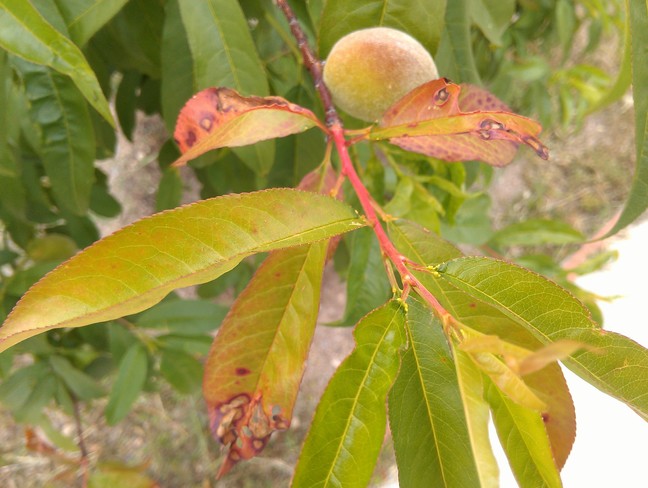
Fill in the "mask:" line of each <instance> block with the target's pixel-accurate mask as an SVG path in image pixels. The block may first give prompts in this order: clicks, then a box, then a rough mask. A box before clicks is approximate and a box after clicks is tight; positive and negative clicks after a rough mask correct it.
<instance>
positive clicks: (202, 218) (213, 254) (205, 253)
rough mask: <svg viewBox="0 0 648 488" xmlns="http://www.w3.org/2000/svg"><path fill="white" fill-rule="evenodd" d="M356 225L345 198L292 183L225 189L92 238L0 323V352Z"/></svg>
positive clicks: (145, 304) (134, 308)
mask: <svg viewBox="0 0 648 488" xmlns="http://www.w3.org/2000/svg"><path fill="white" fill-rule="evenodd" d="M362 225H363V223H362V222H361V221H360V220H358V219H357V217H356V213H355V212H354V211H353V209H351V208H350V207H349V206H347V205H345V204H344V203H341V202H339V201H337V200H335V199H333V198H331V197H327V196H323V195H316V194H314V193H309V192H302V191H299V190H289V189H274V190H266V191H260V192H256V193H248V194H243V195H227V196H222V197H217V198H212V199H209V200H204V201H201V202H197V203H194V204H191V205H187V206H184V207H180V208H177V209H174V210H169V211H166V212H162V213H160V214H156V215H154V216H152V217H148V218H145V219H142V220H140V221H138V222H136V223H135V224H133V225H130V226H128V227H126V228H124V229H122V230H120V231H118V232H116V233H115V234H113V235H111V236H108V237H106V238H104V239H102V240H101V241H99V242H97V243H95V244H93V245H92V246H90V247H89V248H87V249H85V250H84V251H82V252H80V253H79V254H77V255H76V256H74V257H73V258H71V259H70V260H69V261H67V262H65V263H64V264H62V265H61V266H59V267H58V268H57V269H56V270H55V271H53V272H51V273H50V274H48V275H47V276H46V277H45V278H43V279H42V280H41V281H40V282H38V283H37V284H36V285H34V286H33V287H32V288H31V290H30V291H29V292H27V294H26V295H25V296H24V297H23V298H22V299H21V301H20V302H19V303H18V305H16V307H15V308H14V310H13V311H12V312H11V314H10V315H9V317H8V318H7V320H6V321H5V324H4V326H3V327H2V328H0V350H4V349H6V348H8V347H10V346H11V345H13V344H16V343H17V342H20V341H21V340H24V339H26V338H28V337H31V336H34V335H37V334H40V333H42V332H44V331H46V330H49V329H53V328H59V327H80V326H83V325H87V324H91V323H95V322H102V321H106V320H111V319H114V318H117V317H122V316H124V315H129V314H132V313H136V312H140V311H142V310H145V309H146V308H149V307H150V306H152V305H154V304H156V303H157V302H159V301H160V300H161V299H162V298H164V297H165V296H166V295H167V294H168V293H169V292H170V291H172V290H174V289H176V288H181V287H185V286H190V285H194V284H199V283H204V282H206V281H210V280H213V279H215V278H217V277H218V276H220V275H221V274H223V273H225V272H226V271H229V270H230V269H232V268H233V267H234V266H236V265H237V264H238V263H239V262H240V261H241V260H242V259H243V258H244V257H246V256H249V255H251V254H255V253H258V252H265V251H270V250H272V249H280V248H284V247H290V246H295V245H298V244H306V243H310V242H314V241H317V240H321V239H325V238H328V237H332V236H334V235H338V234H341V233H344V232H347V231H350V230H353V229H356V228H358V227H361V226H362Z"/></svg>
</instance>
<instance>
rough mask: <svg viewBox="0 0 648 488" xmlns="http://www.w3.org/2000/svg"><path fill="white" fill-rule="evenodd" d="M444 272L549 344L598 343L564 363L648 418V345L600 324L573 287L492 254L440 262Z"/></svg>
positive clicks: (448, 279)
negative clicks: (568, 289)
mask: <svg viewBox="0 0 648 488" xmlns="http://www.w3.org/2000/svg"><path fill="white" fill-rule="evenodd" d="M436 269H437V271H438V272H439V274H440V276H441V277H442V278H443V279H444V280H447V281H448V282H449V283H451V284H452V285H454V286H456V287H457V288H459V289H460V290H464V291H465V292H466V293H468V294H469V295H471V296H474V297H476V298H478V299H479V300H481V301H483V302H485V303H488V304H490V305H492V306H494V307H495V308H497V309H498V310H500V311H501V312H502V313H503V314H505V315H506V316H507V317H509V318H510V319H511V320H514V321H515V322H517V323H519V324H520V325H522V326H523V327H524V328H525V329H527V330H528V331H529V332H531V333H532V334H533V336H534V337H535V338H536V339H537V340H539V341H540V342H541V343H543V344H549V343H551V342H554V341H557V340H560V339H570V340H574V341H579V342H582V343H584V344H587V345H588V346H591V347H592V348H594V350H593V351H581V352H577V353H575V354H573V355H572V356H571V358H570V359H566V360H565V361H563V362H564V364H565V365H566V366H567V367H568V368H569V369H571V370H572V371H573V372H574V373H576V374H577V375H579V376H581V377H582V378H583V379H585V380H586V381H588V382H590V383H591V384H592V385H594V386H595V387H597V388H598V389H599V390H601V391H603V392H605V393H607V394H608V395H611V396H613V397H615V398H617V399H618V400H621V401H622V402H624V403H626V404H627V405H628V406H629V407H631V408H632V409H634V410H635V411H636V412H637V413H638V414H639V415H641V416H642V417H644V418H648V376H646V375H645V374H644V373H645V371H646V369H648V350H647V349H645V348H644V347H642V346H641V345H639V344H637V343H636V342H634V341H633V340H631V339H629V338H627V337H625V336H622V335H621V334H617V333H614V332H609V331H605V330H603V329H600V328H599V327H598V325H597V324H596V323H595V322H593V321H592V320H591V318H590V315H589V312H588V311H587V309H586V308H585V307H584V306H583V305H582V304H581V303H580V302H579V301H578V300H576V299H575V298H574V297H573V296H572V295H571V294H569V292H567V291H566V290H564V289H563V288H560V287H559V286H558V285H556V284H555V283H553V282H551V281H549V280H547V279H546V278H544V277H542V276H540V275H537V274H535V273H532V272H531V271H528V270H526V269H524V268H520V267H518V266H515V265H513V264H510V263H505V262H503V261H497V260H494V259H490V258H482V257H474V258H459V259H455V260H452V261H448V262H446V263H443V264H441V265H439V266H437V268H436Z"/></svg>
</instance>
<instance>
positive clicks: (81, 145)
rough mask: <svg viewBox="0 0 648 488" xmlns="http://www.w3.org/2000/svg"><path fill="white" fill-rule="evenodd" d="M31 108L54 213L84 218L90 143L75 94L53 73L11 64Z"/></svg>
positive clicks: (88, 125)
mask: <svg viewBox="0 0 648 488" xmlns="http://www.w3.org/2000/svg"><path fill="white" fill-rule="evenodd" d="M16 64H17V66H18V67H19V69H20V71H21V73H22V75H23V77H24V81H25V86H26V89H27V96H28V97H29V100H30V102H31V105H30V109H29V112H30V115H31V119H32V120H33V121H34V122H35V123H37V124H38V125H39V127H40V129H41V130H40V133H41V137H40V140H41V144H40V150H39V152H40V155H41V157H42V160H43V165H44V167H45V171H46V173H47V176H48V177H49V180H50V182H51V185H52V191H53V192H54V198H55V200H56V202H57V204H58V205H59V207H61V208H63V209H65V210H68V211H69V212H72V213H74V214H76V215H84V214H85V213H86V212H87V210H88V206H89V205H90V193H91V189H92V183H93V181H94V159H95V140H94V130H93V126H92V120H91V119H90V114H89V113H88V110H87V107H86V104H85V102H84V101H83V98H82V97H81V94H80V93H79V91H78V90H77V89H76V87H75V86H74V85H73V84H72V83H71V82H70V80H69V79H68V78H67V77H65V76H62V75H60V74H58V73H55V72H54V71H52V70H50V69H48V68H46V67H43V66H38V65H35V64H32V63H27V62H24V61H20V62H18V61H16Z"/></svg>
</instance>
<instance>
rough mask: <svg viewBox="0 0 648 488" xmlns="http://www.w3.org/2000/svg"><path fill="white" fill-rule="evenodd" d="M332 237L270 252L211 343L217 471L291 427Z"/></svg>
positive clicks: (208, 386)
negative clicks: (220, 448) (223, 449)
mask: <svg viewBox="0 0 648 488" xmlns="http://www.w3.org/2000/svg"><path fill="white" fill-rule="evenodd" d="M326 248H327V241H322V242H318V243H315V244H312V245H307V246H299V247H295V248H292V249H284V250H281V251H275V252H273V253H271V254H270V255H269V256H268V258H267V259H266V260H265V261H264V262H263V264H262V265H261V266H260V267H259V269H258V270H257V272H256V274H255V275H254V277H253V278H252V280H251V281H250V283H249V284H248V286H247V287H246V288H245V290H243V292H242V293H241V294H240V295H239V296H238V298H237V300H236V302H235V303H234V305H233V306H232V309H231V310H230V312H229V314H228V315H227V317H226V318H225V320H224V321H223V324H222V325H221V327H220V329H219V331H218V334H217V336H216V338H215V339H214V343H213V345H212V348H211V351H210V354H209V358H208V360H207V364H206V365H205V377H204V382H203V394H204V396H205V400H206V402H207V407H208V409H209V418H210V425H211V429H212V433H213V434H214V436H215V437H216V438H217V439H218V440H219V441H220V442H222V443H223V444H225V445H226V446H227V447H228V453H227V457H226V459H225V461H224V462H223V465H222V466H221V469H220V471H219V472H218V476H219V477H220V476H222V475H224V474H225V473H227V472H228V471H229V470H230V469H231V468H232V466H234V464H236V463H237V462H238V461H240V460H242V459H250V458H252V457H254V456H256V455H258V454H259V453H260V452H261V450H263V448H264V447H265V446H266V444H267V442H268V440H269V439H270V435H271V434H272V432H273V431H275V430H278V429H287V428H288V426H289V425H290V421H291V418H292V409H293V406H294V403H295V399H296V397H297V391H298V390H299V383H300V382H301V377H302V375H303V372H304V367H305V360H306V356H307V355H308V349H309V347H310V343H311V339H312V337H313V333H314V331H315V323H316V321H317V314H318V311H319V295H320V286H321V281H322V270H323V267H324V260H325V258H326Z"/></svg>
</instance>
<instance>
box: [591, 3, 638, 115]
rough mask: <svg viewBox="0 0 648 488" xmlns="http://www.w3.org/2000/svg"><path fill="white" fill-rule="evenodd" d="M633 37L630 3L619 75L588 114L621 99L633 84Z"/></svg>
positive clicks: (624, 29)
mask: <svg viewBox="0 0 648 488" xmlns="http://www.w3.org/2000/svg"><path fill="white" fill-rule="evenodd" d="M632 61H633V59H632V35H631V30H630V12H629V6H628V2H626V7H625V22H624V28H623V58H622V59H621V66H620V68H619V74H618V75H617V78H616V80H615V81H614V84H613V85H612V86H611V87H610V89H609V90H608V91H607V92H606V93H605V94H604V95H603V96H602V97H601V98H600V99H599V100H597V101H596V102H595V103H594V104H592V105H591V106H590V107H588V109H587V113H588V114H591V113H593V112H597V111H599V110H601V109H602V108H604V107H607V106H608V105H610V104H611V103H614V102H616V101H617V100H618V99H620V98H621V97H622V96H623V95H625V93H626V92H627V91H628V88H630V84H631V83H632Z"/></svg>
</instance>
